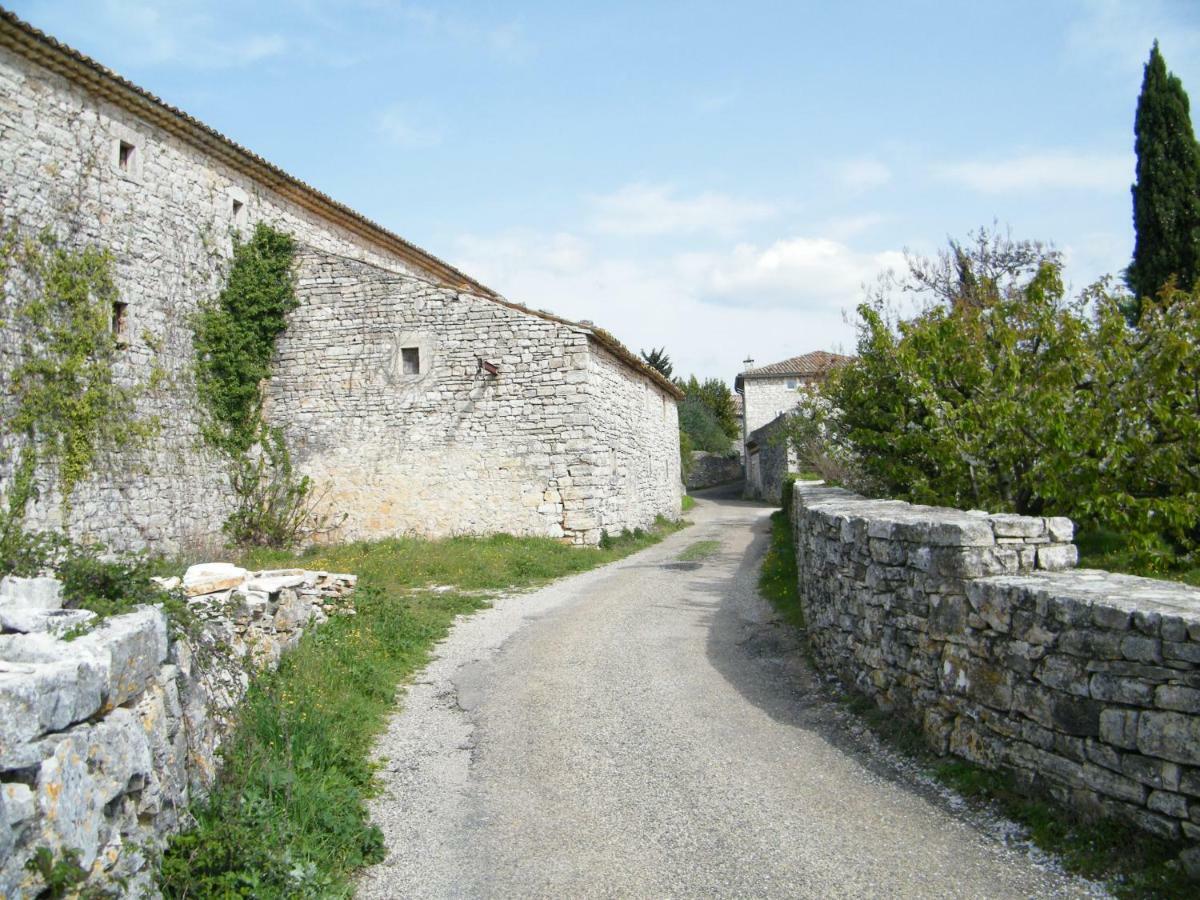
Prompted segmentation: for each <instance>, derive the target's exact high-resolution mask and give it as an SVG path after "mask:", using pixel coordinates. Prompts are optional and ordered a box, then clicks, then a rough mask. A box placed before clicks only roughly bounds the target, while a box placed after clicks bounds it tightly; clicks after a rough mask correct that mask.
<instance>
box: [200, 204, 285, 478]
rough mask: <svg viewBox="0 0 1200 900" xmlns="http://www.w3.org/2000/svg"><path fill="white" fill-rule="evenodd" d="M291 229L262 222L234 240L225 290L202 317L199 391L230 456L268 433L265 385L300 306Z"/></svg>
mask: <svg viewBox="0 0 1200 900" xmlns="http://www.w3.org/2000/svg"><path fill="white" fill-rule="evenodd" d="M295 253H296V245H295V241H294V240H293V239H292V237H291V235H288V234H285V233H283V232H281V231H277V230H275V229H274V228H272V227H271V226H269V225H265V224H263V223H259V224H258V225H256V226H255V228H254V233H253V234H252V235H251V236H250V239H249V240H248V241H241V240H238V239H237V238H236V237H235V239H234V247H233V264H232V265H231V267H230V269H229V277H228V280H227V282H226V284H225V287H224V289H223V290H222V291H221V293H220V295H219V296H218V297H217V298H216V300H215V301H214V302H213V303H210V304H208V305H207V306H205V307H203V308H202V309H201V310H200V312H199V313H198V314H197V316H196V333H195V347H196V391H197V393H198V395H199V397H200V402H201V403H202V404H203V405H204V408H205V409H206V410H207V412H208V414H209V422H208V424H207V426H206V428H205V433H204V437H205V440H207V441H208V443H209V444H210V445H212V446H213V447H214V448H216V449H218V450H221V451H223V452H225V453H227V454H229V455H231V456H244V455H245V454H246V453H247V452H248V451H249V450H250V448H251V447H253V446H254V445H255V444H257V443H260V442H261V439H262V429H263V420H262V390H261V387H260V385H261V384H262V382H263V381H264V380H265V379H267V378H268V377H270V374H271V359H272V357H273V356H274V355H275V341H276V339H278V337H279V335H281V334H282V333H283V331H284V329H285V328H286V327H287V315H288V313H290V312H291V311H292V310H293V309H295V308H296V306H297V305H298V301H297V300H296V283H295V276H294V275H293V273H292V261H293V259H294V258H295Z"/></svg>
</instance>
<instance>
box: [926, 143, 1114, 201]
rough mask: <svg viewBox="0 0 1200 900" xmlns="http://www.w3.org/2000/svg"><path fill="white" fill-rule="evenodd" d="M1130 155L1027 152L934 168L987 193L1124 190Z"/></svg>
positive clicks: (956, 181)
mask: <svg viewBox="0 0 1200 900" xmlns="http://www.w3.org/2000/svg"><path fill="white" fill-rule="evenodd" d="M1133 169H1134V158H1133V154H1132V153H1122V154H1116V155H1113V154H1107V155H1106V154H1086V153H1074V152H1067V151H1055V152H1047V153H1030V154H1026V155H1022V156H1013V157H1010V158H1008V159H1001V160H992V161H971V162H960V163H949V164H945V165H941V166H938V167H936V168H935V173H936V174H937V175H938V176H939V177H941V178H943V179H945V180H946V181H951V182H954V183H956V184H960V185H962V186H964V187H968V188H971V189H972V190H976V191H982V192H984V193H989V194H1000V193H1005V192H1008V191H1029V190H1088V191H1127V190H1128V189H1129V185H1130V183H1131V182H1132V181H1133Z"/></svg>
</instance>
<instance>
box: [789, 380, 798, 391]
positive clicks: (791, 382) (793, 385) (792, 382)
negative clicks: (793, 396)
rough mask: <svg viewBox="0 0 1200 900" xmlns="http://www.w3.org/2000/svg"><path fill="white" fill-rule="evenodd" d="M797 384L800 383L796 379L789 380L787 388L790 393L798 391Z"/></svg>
mask: <svg viewBox="0 0 1200 900" xmlns="http://www.w3.org/2000/svg"><path fill="white" fill-rule="evenodd" d="M797 384H798V382H797V381H796V379H795V378H789V379H788V380H787V388H788V390H789V391H794V390H795V389H796V385H797Z"/></svg>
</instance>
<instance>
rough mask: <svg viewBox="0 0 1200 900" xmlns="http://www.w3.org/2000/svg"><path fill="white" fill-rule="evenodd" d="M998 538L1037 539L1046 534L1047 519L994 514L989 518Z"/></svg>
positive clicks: (1011, 514)
mask: <svg viewBox="0 0 1200 900" xmlns="http://www.w3.org/2000/svg"><path fill="white" fill-rule="evenodd" d="M987 518H988V521H989V522H991V523H992V530H993V531H994V532H995V535H996V537H998V538H999V537H1015V538H1036V537H1041V536H1042V535H1044V534H1045V533H1046V521H1045V519H1040V518H1034V517H1033V516H1018V515H1015V514H1013V513H994V514H992V515H990V516H988V517H987Z"/></svg>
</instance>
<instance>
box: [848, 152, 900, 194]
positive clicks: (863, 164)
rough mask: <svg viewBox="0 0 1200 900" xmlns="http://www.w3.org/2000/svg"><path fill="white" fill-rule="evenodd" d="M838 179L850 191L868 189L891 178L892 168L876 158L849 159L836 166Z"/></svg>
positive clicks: (879, 185) (880, 185)
mask: <svg viewBox="0 0 1200 900" xmlns="http://www.w3.org/2000/svg"><path fill="white" fill-rule="evenodd" d="M836 173H837V178H838V181H840V182H841V183H842V185H843V186H844V187H847V188H849V189H850V190H852V191H869V190H872V189H873V188H877V187H883V185H885V184H887V183H888V182H889V181H891V180H892V170H891V169H889V168H888V167H887V166H886V165H885V164H884V163H881V162H880V161H879V160H877V159H866V158H864V159H851V160H847V161H846V162H844V163H842V164H841V165H839V166H838V167H837V168H836Z"/></svg>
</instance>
